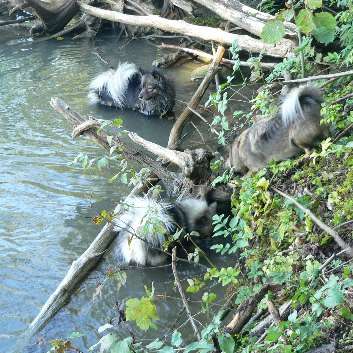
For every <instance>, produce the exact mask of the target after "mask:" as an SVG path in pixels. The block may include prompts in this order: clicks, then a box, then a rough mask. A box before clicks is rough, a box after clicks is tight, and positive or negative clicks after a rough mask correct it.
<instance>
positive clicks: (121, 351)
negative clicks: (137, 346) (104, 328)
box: [110, 337, 132, 353]
mask: <svg viewBox="0 0 353 353" xmlns="http://www.w3.org/2000/svg"><path fill="white" fill-rule="evenodd" d="M131 343H132V338H131V337H127V338H125V339H124V340H122V341H119V342H115V343H114V344H113V345H112V347H111V348H110V353H130V352H131V349H130V347H129V345H130V344H131Z"/></svg>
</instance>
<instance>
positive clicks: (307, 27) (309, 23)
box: [295, 9, 315, 34]
mask: <svg viewBox="0 0 353 353" xmlns="http://www.w3.org/2000/svg"><path fill="white" fill-rule="evenodd" d="M295 24H296V25H297V26H298V27H299V28H300V30H301V31H302V32H303V33H305V34H309V33H311V32H312V31H313V30H314V29H315V23H314V21H313V14H312V13H311V11H310V10H308V9H301V10H300V11H299V13H298V16H297V19H296V21H295Z"/></svg>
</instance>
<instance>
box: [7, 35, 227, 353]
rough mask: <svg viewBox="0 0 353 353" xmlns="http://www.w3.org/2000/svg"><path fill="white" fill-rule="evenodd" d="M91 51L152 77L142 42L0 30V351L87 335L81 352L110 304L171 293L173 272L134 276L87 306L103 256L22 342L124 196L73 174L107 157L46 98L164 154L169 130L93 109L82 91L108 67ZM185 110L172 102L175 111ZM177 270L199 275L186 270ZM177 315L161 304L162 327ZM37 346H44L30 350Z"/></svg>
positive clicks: (100, 179)
mask: <svg viewBox="0 0 353 353" xmlns="http://www.w3.org/2000/svg"><path fill="white" fill-rule="evenodd" d="M97 52H98V53H99V54H100V55H101V56H102V57H103V58H104V59H105V60H107V61H108V62H109V64H111V65H113V66H115V65H117V63H118V62H119V61H131V62H135V63H137V64H138V65H141V66H142V67H144V68H149V67H150V65H151V62H152V61H153V60H154V58H155V56H156V49H155V47H153V46H151V45H149V44H146V43H145V42H143V41H131V42H129V43H127V42H126V41H121V42H117V41H116V40H115V39H114V38H113V37H111V38H109V37H108V38H105V39H104V40H103V39H102V40H96V41H95V43H94V44H92V43H90V42H88V41H71V40H63V41H47V42H43V43H40V44H34V43H31V42H28V41H26V40H24V39H23V38H22V37H21V36H19V37H16V36H14V33H12V32H9V31H8V30H6V29H5V28H1V29H0V119H1V132H0V219H1V223H0V247H1V252H0V278H1V281H0V302H1V306H0V352H21V351H25V352H47V351H48V350H49V349H50V347H49V345H48V341H50V340H52V339H55V338H66V337H67V335H68V334H69V333H71V332H73V331H80V332H83V333H84V334H85V335H86V336H85V337H84V338H83V339H81V340H78V341H74V342H73V344H74V345H77V346H78V347H79V348H81V349H86V348H87V347H89V346H90V345H92V344H94V343H95V342H97V340H98V339H99V335H98V334H96V332H97V331H96V330H97V328H98V327H99V326H100V325H102V324H104V323H106V322H108V321H109V320H110V319H112V318H113V317H114V315H115V314H116V312H115V309H114V304H115V302H121V300H122V299H124V298H126V297H133V296H141V295H143V294H144V293H145V292H144V291H145V290H144V287H143V284H147V285H148V286H151V283H152V282H154V283H155V285H156V287H157V289H158V290H159V292H161V293H164V292H166V291H167V290H169V292H170V291H172V290H171V289H168V288H169V287H170V286H171V283H172V281H173V276H172V273H171V269H170V267H162V268H160V269H157V270H153V271H150V270H148V269H144V268H139V269H132V270H129V271H128V280H127V283H126V286H125V287H123V288H122V289H120V290H119V291H117V289H116V287H114V284H112V283H110V284H107V285H104V287H103V292H102V297H98V298H97V299H95V300H93V298H92V292H93V291H94V288H95V286H96V285H97V284H98V283H100V282H103V281H104V279H105V278H106V277H107V274H108V269H109V268H111V267H116V265H117V264H114V263H110V261H111V260H112V259H111V258H110V257H109V256H108V257H107V259H106V260H105V261H104V262H103V263H102V264H101V265H100V267H99V268H98V269H97V270H96V271H94V272H92V273H91V275H90V276H89V278H88V279H87V280H86V281H85V282H84V283H83V284H82V285H81V287H80V288H79V290H78V291H77V293H76V294H75V296H73V298H72V300H71V302H70V303H69V304H68V305H67V306H66V307H65V308H63V309H62V310H61V311H60V312H59V314H58V315H57V316H56V317H55V318H54V319H53V320H52V321H51V322H50V323H49V324H48V325H47V326H46V327H45V329H44V330H43V331H41V332H40V333H39V334H38V335H37V336H35V337H33V338H30V339H29V341H25V340H24V335H25V333H26V330H27V328H28V325H29V324H30V322H31V321H32V320H33V319H34V318H35V317H36V315H37V314H38V313H39V310H40V308H41V307H42V305H43V304H44V303H45V301H46V300H47V298H48V297H49V295H50V294H51V293H52V292H53V291H54V290H55V288H56V287H57V285H58V284H59V283H60V281H61V280H62V278H63V277H64V276H65V274H66V272H67V270H68V268H69V267H70V265H71V263H72V261H74V260H75V259H77V258H78V257H79V256H80V255H81V254H82V253H83V252H84V251H85V250H86V249H87V247H88V246H89V244H90V243H91V241H92V240H93V239H94V237H95V236H96V235H97V234H98V232H99V230H100V226H96V225H94V224H93V223H92V221H91V218H92V217H93V216H95V215H97V214H98V213H99V212H100V210H102V209H108V210H110V209H113V207H114V205H115V204H116V202H118V200H119V199H120V197H122V196H125V195H126V194H127V192H128V190H127V188H122V187H119V186H118V185H115V184H113V185H112V184H108V183H107V180H108V179H109V178H110V177H112V176H113V175H114V174H115V173H114V170H105V171H103V172H99V171H98V170H92V171H90V172H84V171H83V170H81V169H80V168H71V167H70V166H69V163H70V162H71V161H72V160H73V159H74V157H75V156H76V155H77V154H78V153H79V152H82V153H86V154H88V155H90V156H92V157H99V156H103V155H104V151H102V150H101V149H100V148H99V147H96V146H95V145H94V144H93V143H92V142H91V141H89V140H86V139H82V138H79V139H75V140H72V139H71V138H70V132H71V126H70V124H69V123H68V122H67V121H66V120H64V118H62V117H61V116H60V115H59V114H58V113H56V112H55V111H54V110H53V109H52V108H51V107H50V105H49V100H50V98H51V97H52V96H59V97H60V98H62V99H63V100H64V101H65V102H66V103H68V104H69V105H71V106H72V107H73V108H74V109H75V110H77V111H78V112H80V113H82V114H90V115H93V116H96V117H98V118H105V119H113V118H116V117H118V116H119V117H122V118H123V119H124V120H125V123H124V128H126V129H128V130H133V131H136V132H138V133H140V134H141V135H142V136H143V137H145V138H147V139H150V140H153V141H155V142H157V143H160V144H162V145H165V144H166V142H167V139H168V135H169V131H170V127H171V126H172V124H173V121H168V120H159V119H153V118H152V119H151V118H146V117H144V116H142V115H140V114H139V113H136V112H120V111H117V110H114V109H108V108H100V107H92V106H89V105H88V104H87V99H86V91H87V86H88V84H89V82H90V80H91V79H92V78H93V77H94V76H95V75H96V74H98V73H100V72H102V71H103V70H105V69H106V68H107V66H106V65H105V64H104V63H103V62H102V61H101V60H100V59H99V58H98V56H97V55H95V53H97ZM189 71H190V66H188V65H186V66H183V67H182V68H179V69H174V70H172V71H168V72H167V75H168V76H169V77H171V78H172V79H173V80H174V83H175V86H176V91H177V98H178V99H179V100H182V101H188V100H189V99H190V97H191V95H192V93H193V92H194V90H195V88H196V84H192V83H190V81H189ZM181 108H182V104H181V103H178V104H177V111H180V110H181ZM194 138H195V139H196V138H198V134H197V132H196V131H194V130H193V131H191V132H189V135H188V139H190V140H193V139H194ZM218 261H223V259H222V258H219V259H218ZM181 271H183V273H184V274H188V273H192V272H195V273H197V272H198V271H199V270H197V269H194V268H190V266H183V267H182V268H181ZM106 282H107V281H106ZM106 282H104V283H106ZM108 282H109V281H108ZM171 295H173V296H176V297H178V294H177V293H171ZM198 305H199V304H198ZM181 308H182V304H181V302H180V301H179V300H177V299H173V300H172V299H169V300H163V301H160V302H159V315H160V316H161V317H164V321H162V322H161V323H159V326H158V327H159V328H163V327H166V326H167V325H169V324H170V323H171V321H174V319H175V318H176V315H177V313H178V312H179V311H180V310H181ZM164 314H166V316H164ZM40 338H42V339H43V340H42V342H45V344H44V345H43V346H41V345H38V344H36V340H38V339H40ZM76 343H77V344H76ZM23 345H25V346H26V348H25V349H23V348H22V346H23Z"/></svg>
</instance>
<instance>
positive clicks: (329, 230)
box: [271, 186, 353, 257]
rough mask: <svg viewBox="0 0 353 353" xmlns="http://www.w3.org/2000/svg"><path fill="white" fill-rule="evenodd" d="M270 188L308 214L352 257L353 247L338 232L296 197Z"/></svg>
mask: <svg viewBox="0 0 353 353" xmlns="http://www.w3.org/2000/svg"><path fill="white" fill-rule="evenodd" d="M271 189H272V190H273V191H275V192H276V193H277V194H279V195H281V196H283V197H284V198H286V199H287V200H289V201H291V202H292V203H293V204H294V205H295V206H297V207H298V208H299V209H301V210H302V211H303V212H305V214H306V215H308V216H309V217H310V218H311V219H312V221H313V222H314V223H316V225H318V226H319V227H320V228H321V229H322V230H324V231H325V232H326V233H328V234H330V235H331V237H332V238H333V240H334V241H335V242H336V243H337V244H338V245H339V246H340V247H341V248H342V249H343V250H346V253H347V254H348V255H349V256H350V257H353V248H352V247H351V246H350V245H348V244H347V243H346V242H345V241H344V240H343V239H342V238H341V237H340V236H339V235H338V233H337V232H336V231H335V230H334V229H332V228H331V227H329V226H328V225H327V224H325V223H324V222H322V221H321V220H320V219H318V218H317V217H316V216H315V215H314V214H313V213H312V212H311V211H310V210H309V209H308V208H305V207H304V206H302V205H301V204H300V203H299V202H298V201H297V200H296V199H294V198H293V197H292V196H290V195H288V194H286V193H285V192H283V191H280V190H278V189H276V188H275V187H273V186H271Z"/></svg>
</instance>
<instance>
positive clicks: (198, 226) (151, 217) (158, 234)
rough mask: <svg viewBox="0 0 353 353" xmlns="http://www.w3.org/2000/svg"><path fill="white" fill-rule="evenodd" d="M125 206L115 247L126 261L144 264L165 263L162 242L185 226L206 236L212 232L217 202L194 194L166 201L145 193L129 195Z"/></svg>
mask: <svg viewBox="0 0 353 353" xmlns="http://www.w3.org/2000/svg"><path fill="white" fill-rule="evenodd" d="M126 206H127V209H126V211H125V212H123V213H122V214H121V215H119V217H118V219H117V220H116V221H114V230H115V231H116V232H118V233H119V235H118V237H117V239H116V246H115V251H116V252H117V255H118V256H119V255H120V256H122V258H123V260H124V262H127V263H135V264H137V265H142V266H144V265H146V264H149V265H153V266H156V265H159V264H161V263H163V262H164V261H165V260H166V258H167V255H166V254H165V253H163V252H162V251H161V250H162V249H163V244H164V243H165V242H166V241H167V238H168V236H169V235H172V234H174V233H175V232H176V231H177V230H179V229H182V228H184V229H185V231H186V232H187V233H189V232H191V231H197V232H199V233H200V235H201V236H203V237H210V236H212V232H213V226H212V216H213V215H214V212H215V206H216V205H215V204H212V205H210V206H208V205H207V202H206V201H201V200H197V199H193V198H190V199H185V200H183V201H181V202H178V203H166V202H158V201H156V200H155V199H152V198H150V197H148V196H145V197H132V198H130V199H129V200H128V201H127V202H126ZM158 228H159V229H160V228H162V229H164V231H158Z"/></svg>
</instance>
